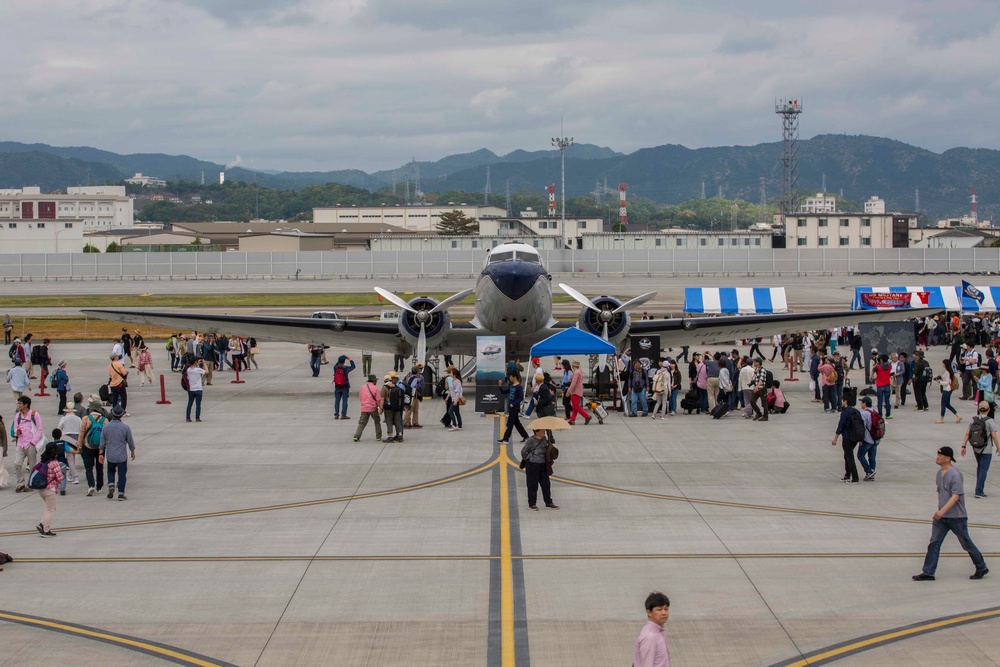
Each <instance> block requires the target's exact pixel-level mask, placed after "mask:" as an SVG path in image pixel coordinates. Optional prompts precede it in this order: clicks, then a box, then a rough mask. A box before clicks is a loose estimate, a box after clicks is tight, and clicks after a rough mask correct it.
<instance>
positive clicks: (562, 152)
mask: <svg viewBox="0 0 1000 667" xmlns="http://www.w3.org/2000/svg"><path fill="white" fill-rule="evenodd" d="M562 133H563V129H562V121H559V134H560V135H561V134H562ZM552 145H553V146H555V147H556V148H558V149H559V157H560V160H561V162H562V191H561V194H562V224H561V227H562V247H563V248H565V247H566V149H567V148H569V147H570V146H572V145H573V137H564V136H559V137H552Z"/></svg>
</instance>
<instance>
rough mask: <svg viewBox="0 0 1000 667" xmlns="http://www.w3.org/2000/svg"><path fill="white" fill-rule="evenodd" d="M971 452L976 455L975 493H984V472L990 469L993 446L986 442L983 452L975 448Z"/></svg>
mask: <svg viewBox="0 0 1000 667" xmlns="http://www.w3.org/2000/svg"><path fill="white" fill-rule="evenodd" d="M972 453H973V454H975V455H976V495H977V496H982V495H985V494H986V490H985V489H986V474H987V473H988V472H989V471H990V463H992V461H993V448H992V447H990V443H986V449H984V450H983V453H982V454H980V453H978V452H977V451H976V450H975V449H973V450H972Z"/></svg>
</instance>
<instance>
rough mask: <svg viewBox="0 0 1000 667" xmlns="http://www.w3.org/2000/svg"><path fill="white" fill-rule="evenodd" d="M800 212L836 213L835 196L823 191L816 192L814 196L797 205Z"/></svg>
mask: <svg viewBox="0 0 1000 667" xmlns="http://www.w3.org/2000/svg"><path fill="white" fill-rule="evenodd" d="M799 211H801V212H802V213H836V212H837V198H836V197H834V196H833V195H828V194H826V193H824V192H817V193H816V196H815V197H809V198H808V199H806V203H804V204H802V205H801V206H800V207H799Z"/></svg>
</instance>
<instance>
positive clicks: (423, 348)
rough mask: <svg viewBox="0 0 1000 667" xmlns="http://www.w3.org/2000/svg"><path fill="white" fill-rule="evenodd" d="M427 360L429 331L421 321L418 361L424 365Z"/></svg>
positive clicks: (418, 339)
mask: <svg viewBox="0 0 1000 667" xmlns="http://www.w3.org/2000/svg"><path fill="white" fill-rule="evenodd" d="M426 361H427V331H426V329H425V328H424V323H423V322H421V323H420V336H419V337H418V338H417V362H418V363H419V364H420V365H421V366H422V365H423V364H424V362H426Z"/></svg>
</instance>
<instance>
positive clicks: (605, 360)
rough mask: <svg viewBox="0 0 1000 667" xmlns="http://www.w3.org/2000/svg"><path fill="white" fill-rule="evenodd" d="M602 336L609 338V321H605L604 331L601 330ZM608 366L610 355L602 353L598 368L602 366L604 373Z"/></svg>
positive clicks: (605, 338)
mask: <svg viewBox="0 0 1000 667" xmlns="http://www.w3.org/2000/svg"><path fill="white" fill-rule="evenodd" d="M601 338H603V339H604V340H607V339H608V323H607V322H605V323H604V331H602V332H601ZM607 367H608V355H606V354H602V355H601V356H600V357H599V361H598V368H600V369H601V372H602V373H603V372H604V369H606V368H607Z"/></svg>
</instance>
